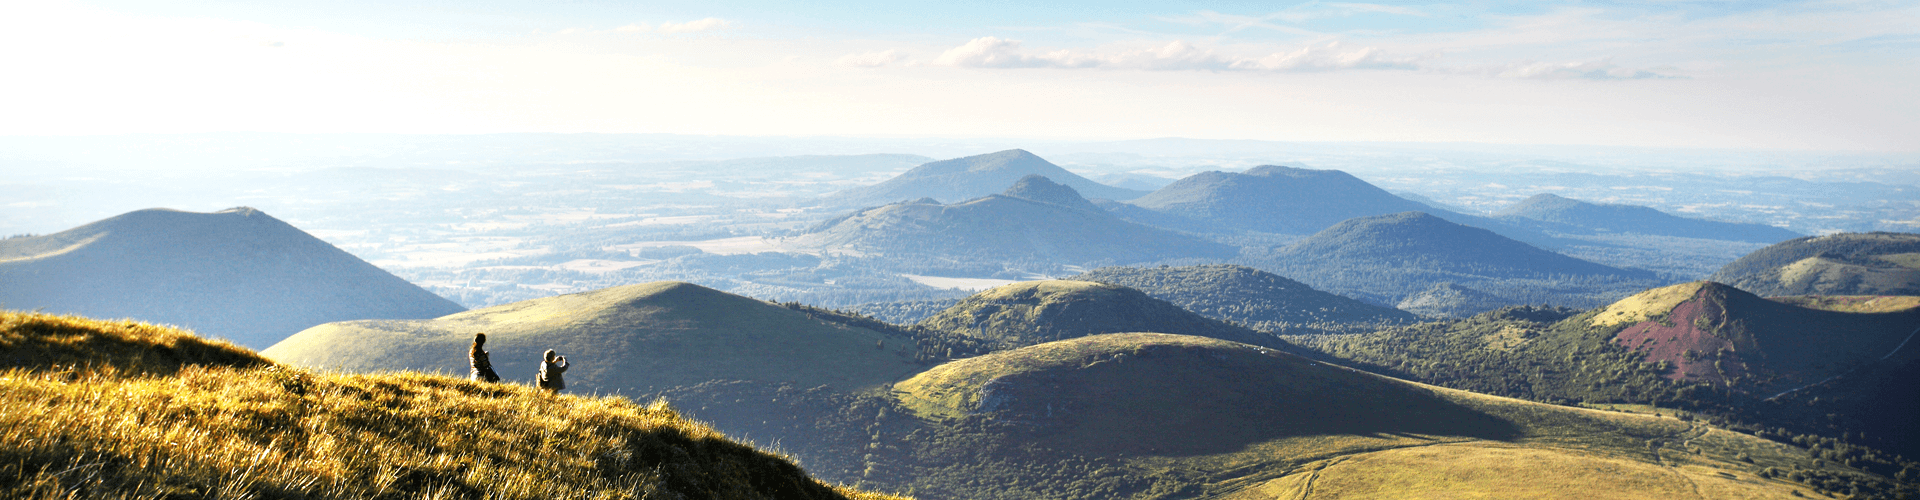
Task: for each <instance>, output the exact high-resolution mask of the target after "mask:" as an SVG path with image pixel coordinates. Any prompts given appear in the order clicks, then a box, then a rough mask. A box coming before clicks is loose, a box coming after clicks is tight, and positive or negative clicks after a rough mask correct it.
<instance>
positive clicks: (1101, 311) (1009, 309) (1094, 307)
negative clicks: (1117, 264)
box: [916, 280, 1285, 347]
mask: <svg viewBox="0 0 1920 500" xmlns="http://www.w3.org/2000/svg"><path fill="white" fill-rule="evenodd" d="M916 326H918V327H921V328H925V329H929V330H937V331H943V332H951V333H954V334H959V335H964V336H968V337H974V338H980V339H985V340H988V341H990V342H993V343H996V344H999V345H1002V346H1008V347H1020V346H1027V345H1033V344H1038V343H1042V342H1049V341H1054V340H1060V339H1068V338H1075V337H1084V336H1087V335H1097V334H1102V333H1117V332H1135V331H1160V332H1174V333H1180V334H1184V335H1197V336H1201V337H1211V338H1219V339H1226V340H1231V341H1235V342H1242V343H1247V344H1253V345H1264V346H1269V347H1278V346H1284V345H1285V344H1284V343H1281V342H1279V340H1278V339H1275V338H1273V336H1272V335H1268V334H1265V333H1261V332H1256V331H1253V330H1249V329H1247V328H1244V327H1240V326H1235V325H1230V324H1227V323H1225V322H1222V321H1220V320H1216V319H1210V318H1206V317H1202V316H1200V315H1198V314H1194V313H1193V312H1191V311H1188V310H1186V309H1181V308H1180V306H1176V305H1173V304H1172V303H1169V302H1167V301H1164V300H1160V299H1156V298H1153V297H1150V296H1148V295H1147V294H1145V293H1142V292H1141V291H1139V290H1135V289H1132V288H1127V287H1124V286H1119V285H1110V284H1106V283H1094V282H1090V281H1070V280H1044V281H1026V282H1020V283H1013V284H1010V285H1004V286H999V287H995V288H992V289H988V290H984V291H981V292H980V293H976V294H973V295H972V296H969V297H967V298H965V299H961V300H960V303H958V304H955V305H954V306H953V307H949V308H947V310H945V311H941V312H940V313H939V314H935V315H933V316H932V317H929V318H927V319H925V320H921V321H920V323H919V324H917V325H916Z"/></svg>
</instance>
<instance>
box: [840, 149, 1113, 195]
mask: <svg viewBox="0 0 1920 500" xmlns="http://www.w3.org/2000/svg"><path fill="white" fill-rule="evenodd" d="M1028 175H1041V176H1045V177H1046V178H1047V179H1048V180H1051V181H1054V182H1057V183H1060V184H1065V185H1067V186H1072V187H1073V189H1074V190H1075V191H1078V192H1079V193H1080V194H1082V195H1084V196H1091V197H1095V198H1106V199H1113V200H1127V199H1133V198H1137V197H1139V196H1140V195H1142V194H1146V193H1145V192H1142V191H1135V190H1132V189H1123V188H1117V187H1113V186H1108V185H1105V184H1101V183H1098V182H1094V181H1092V180H1090V179H1087V178H1085V177H1081V176H1079V175H1077V174H1074V173H1073V172H1069V171H1067V169H1064V168H1060V166H1059V165H1054V164H1053V163H1050V162H1048V161H1047V160H1046V159H1043V158H1041V157H1039V156H1035V155H1034V154H1033V153H1029V152H1027V151H1026V150H1023V149H1009V150H1006V151H999V152H994V153H987V154H982V155H974V156H968V157H963V158H953V159H948V160H940V161H935V162H928V163H925V164H922V165H920V166H918V167H914V168H913V169H912V170H908V171H906V172H905V173H902V174H900V175H899V176H897V177H894V178H892V179H888V180H887V181H886V182H882V183H879V184H875V185H872V186H866V187H859V188H852V189H848V190H846V191H841V192H839V193H836V194H834V195H833V196H831V197H829V198H828V200H827V201H829V202H831V203H834V204H836V205H864V206H872V205H875V204H880V203H890V202H893V201H896V200H905V199H914V198H920V197H932V198H935V199H938V200H941V201H943V202H946V203H954V202H959V201H963V200H970V199H974V198H978V197H981V196H986V195H989V194H994V193H998V192H1000V191H1001V190H1004V189H1006V186H1007V185H1009V184H1013V183H1014V182H1016V181H1019V180H1020V179H1021V178H1022V177H1026V176H1028Z"/></svg>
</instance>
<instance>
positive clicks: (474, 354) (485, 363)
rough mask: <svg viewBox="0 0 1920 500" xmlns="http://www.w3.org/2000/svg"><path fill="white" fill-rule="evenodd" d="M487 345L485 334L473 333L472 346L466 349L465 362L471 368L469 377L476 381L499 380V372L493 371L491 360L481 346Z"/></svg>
mask: <svg viewBox="0 0 1920 500" xmlns="http://www.w3.org/2000/svg"><path fill="white" fill-rule="evenodd" d="M485 345H487V334H484V333H476V334H473V348H471V349H468V350H467V364H468V365H469V366H471V367H472V368H473V372H472V375H471V377H469V378H472V379H473V380H474V381H477V382H499V381H500V374H497V373H494V372H493V360H492V359H489V358H488V357H487V351H486V350H484V349H481V347H483V346H485Z"/></svg>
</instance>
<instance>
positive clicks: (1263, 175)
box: [1130, 165, 1431, 234]
mask: <svg viewBox="0 0 1920 500" xmlns="http://www.w3.org/2000/svg"><path fill="white" fill-rule="evenodd" d="M1130 203H1132V204H1134V205H1137V206H1140V207H1144V208H1147V209H1151V210H1155V211H1159V212H1165V213H1170V214H1175V215H1180V216H1185V217H1189V218H1192V219H1197V220H1202V221H1207V222H1210V223H1213V224H1216V225H1219V226H1222V227H1229V228H1235V229H1249V230H1254V231H1262V232H1269V233H1284V234H1312V233H1314V232H1316V231H1320V230H1322V229H1326V228H1327V226H1331V225H1333V224H1335V223H1338V222H1340V221H1343V220H1347V219H1351V218H1354V217H1361V216H1368V215H1379V214H1382V213H1393V212H1402V211H1409V210H1431V208H1428V207H1427V206H1426V205H1422V204H1420V203H1418V202H1414V201H1410V200H1407V199H1405V198H1401V197H1398V196H1394V195H1393V193H1388V192H1387V191H1386V190H1383V189H1380V188H1379V187H1376V186H1374V185H1372V184H1368V183H1367V182H1366V181H1363V180H1360V179H1359V178H1357V177H1354V176H1353V175H1351V174H1348V173H1346V172H1341V171H1338V170H1313V169H1304V168H1292V167H1282V166H1276V165H1263V166H1259V167H1254V168H1252V169H1248V170H1247V171H1246V172H1243V173H1233V172H1217V171H1216V172H1202V173H1199V174H1194V175H1192V176H1189V177H1187V178H1185V179H1180V180H1179V181H1176V182H1174V183H1173V184H1169V185H1167V187H1164V188H1160V190H1158V191H1154V192H1153V193H1151V194H1148V195H1146V196H1142V197H1140V198H1138V199H1135V200H1133V201H1131V202H1130Z"/></svg>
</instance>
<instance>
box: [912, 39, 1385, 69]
mask: <svg viewBox="0 0 1920 500" xmlns="http://www.w3.org/2000/svg"><path fill="white" fill-rule="evenodd" d="M1419 59H1420V58H1417V57H1410V56H1392V55H1388V54H1387V53H1386V52H1385V51H1382V50H1380V49H1378V48H1375V47H1358V48H1348V47H1345V46H1342V45H1341V44H1340V43H1339V42H1329V43H1325V44H1321V45H1309V46H1303V47H1300V48H1297V49H1293V50H1287V51H1280V52H1273V53H1270V54H1265V55H1254V56H1242V55H1230V54H1222V53H1220V52H1218V51H1216V50H1214V49H1209V48H1202V47H1198V46H1195V45H1193V44H1189V43H1187V42H1184V41H1177V40H1176V41H1173V42H1168V43H1167V44H1165V45H1159V46H1154V47H1148V48H1144V49H1132V50H1111V51H1106V52H1076V51H1070V50H1055V51H1051V52H1040V53H1029V52H1025V51H1022V50H1021V49H1020V42H1019V41H1015V40H1007V39H1002V38H997V37H981V38H975V39H973V40H971V41H968V42H967V43H966V44H964V45H961V46H959V47H954V48H953V49H949V50H947V51H946V52H945V53H943V54H941V55H940V57H939V59H936V60H935V63H936V64H941V65H945V66H958V67H965V68H1105V69H1134V70H1147V71H1181V70H1187V71H1268V72H1287V71H1329V70H1341V69H1417V68H1418V64H1417V63H1418V62H1419Z"/></svg>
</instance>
